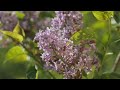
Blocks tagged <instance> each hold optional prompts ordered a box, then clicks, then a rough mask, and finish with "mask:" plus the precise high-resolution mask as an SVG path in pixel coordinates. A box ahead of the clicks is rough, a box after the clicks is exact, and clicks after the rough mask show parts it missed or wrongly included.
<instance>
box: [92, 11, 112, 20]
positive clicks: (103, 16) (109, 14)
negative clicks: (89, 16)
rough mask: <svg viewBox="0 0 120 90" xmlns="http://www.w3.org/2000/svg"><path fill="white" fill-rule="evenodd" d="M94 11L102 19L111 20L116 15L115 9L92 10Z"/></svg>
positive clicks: (97, 17)
mask: <svg viewBox="0 0 120 90" xmlns="http://www.w3.org/2000/svg"><path fill="white" fill-rule="evenodd" d="M92 13H93V15H94V16H95V17H96V19H98V20H100V21H104V20H109V19H110V18H112V17H113V16H114V12H113V11H92Z"/></svg>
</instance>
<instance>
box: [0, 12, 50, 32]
mask: <svg viewBox="0 0 120 90" xmlns="http://www.w3.org/2000/svg"><path fill="white" fill-rule="evenodd" d="M21 12H22V13H24V14H25V17H24V18H23V20H20V24H21V26H22V27H23V29H24V30H25V31H29V30H38V29H45V26H46V25H48V24H49V22H50V20H51V19H50V18H45V19H44V20H42V19H40V17H39V15H40V14H41V12H42V11H21ZM17 22H18V18H17V16H16V11H0V24H1V25H0V29H3V30H10V31H12V30H13V29H14V27H15V25H16V24H17Z"/></svg>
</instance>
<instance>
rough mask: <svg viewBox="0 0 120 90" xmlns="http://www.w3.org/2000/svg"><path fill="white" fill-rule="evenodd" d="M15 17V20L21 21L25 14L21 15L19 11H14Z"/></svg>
mask: <svg viewBox="0 0 120 90" xmlns="http://www.w3.org/2000/svg"><path fill="white" fill-rule="evenodd" d="M16 16H17V18H19V19H23V18H24V17H25V14H24V13H22V12H20V11H16Z"/></svg>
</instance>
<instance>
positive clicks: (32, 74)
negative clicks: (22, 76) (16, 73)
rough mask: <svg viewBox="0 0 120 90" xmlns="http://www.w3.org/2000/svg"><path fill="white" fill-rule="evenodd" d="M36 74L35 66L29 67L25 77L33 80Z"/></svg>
mask: <svg viewBox="0 0 120 90" xmlns="http://www.w3.org/2000/svg"><path fill="white" fill-rule="evenodd" d="M36 73H37V70H36V69H35V66H30V67H29V69H28V70H27V74H26V76H27V78H28V79H35V78H36Z"/></svg>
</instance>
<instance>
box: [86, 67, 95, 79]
mask: <svg viewBox="0 0 120 90" xmlns="http://www.w3.org/2000/svg"><path fill="white" fill-rule="evenodd" d="M94 73H95V66H92V71H91V72H90V73H88V75H87V78H88V79H93V78H94Z"/></svg>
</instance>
